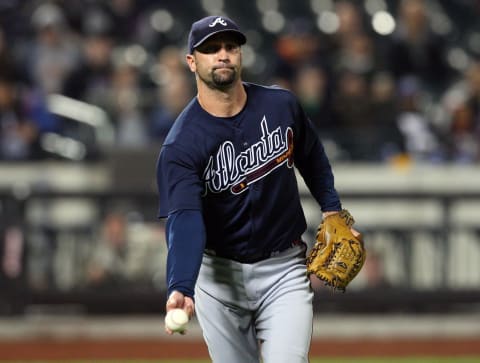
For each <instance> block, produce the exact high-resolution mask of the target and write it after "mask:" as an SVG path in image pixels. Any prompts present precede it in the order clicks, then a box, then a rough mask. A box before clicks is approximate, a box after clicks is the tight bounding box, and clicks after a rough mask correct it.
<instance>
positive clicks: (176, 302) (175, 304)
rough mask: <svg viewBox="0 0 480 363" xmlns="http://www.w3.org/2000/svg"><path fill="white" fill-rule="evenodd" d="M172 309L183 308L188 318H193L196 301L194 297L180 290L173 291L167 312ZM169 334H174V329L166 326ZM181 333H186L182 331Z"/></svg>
mask: <svg viewBox="0 0 480 363" xmlns="http://www.w3.org/2000/svg"><path fill="white" fill-rule="evenodd" d="M172 309H183V310H185V312H186V313H187V315H188V318H189V319H191V318H192V316H193V314H194V313H195V303H194V302H193V299H192V298H191V297H189V296H185V295H183V294H182V293H181V292H179V291H173V292H172V293H171V294H170V296H169V297H168V299H167V304H166V309H165V310H166V312H167V313H168V312H169V311H170V310H172ZM165 331H166V332H167V334H169V335H172V334H173V331H171V330H170V329H168V328H167V327H165ZM180 334H185V332H182V333H180Z"/></svg>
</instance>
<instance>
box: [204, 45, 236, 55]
mask: <svg viewBox="0 0 480 363" xmlns="http://www.w3.org/2000/svg"><path fill="white" fill-rule="evenodd" d="M223 47H225V50H226V51H227V52H236V51H237V50H238V49H240V46H239V45H238V44H235V43H227V44H225V45H223V44H205V45H201V46H199V47H198V48H197V51H198V52H200V53H203V54H215V53H217V52H219V51H220V50H221V49H222V48H223Z"/></svg>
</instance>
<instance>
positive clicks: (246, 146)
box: [242, 141, 248, 149]
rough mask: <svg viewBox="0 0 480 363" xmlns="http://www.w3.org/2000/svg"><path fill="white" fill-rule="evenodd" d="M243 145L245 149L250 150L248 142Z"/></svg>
mask: <svg viewBox="0 0 480 363" xmlns="http://www.w3.org/2000/svg"><path fill="white" fill-rule="evenodd" d="M242 145H243V147H244V148H245V149H246V148H248V142H246V141H244V142H243V144H242Z"/></svg>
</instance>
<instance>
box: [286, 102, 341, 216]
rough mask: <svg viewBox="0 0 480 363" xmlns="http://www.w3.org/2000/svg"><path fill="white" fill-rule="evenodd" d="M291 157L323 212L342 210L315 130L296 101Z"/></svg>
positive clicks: (331, 174)
mask: <svg viewBox="0 0 480 363" xmlns="http://www.w3.org/2000/svg"><path fill="white" fill-rule="evenodd" d="M294 107H295V120H296V121H295V122H296V124H295V128H296V130H295V131H296V132H295V133H294V135H295V136H294V137H295V140H294V158H295V165H296V167H297V169H298V170H299V172H300V174H301V175H302V177H303V179H304V180H305V184H306V185H307V187H308V188H309V190H310V192H311V193H312V195H313V197H314V198H315V200H316V201H317V202H318V203H319V204H320V207H321V209H322V211H324V212H325V211H335V210H341V209H342V206H341V203H340V198H339V196H338V193H337V191H336V189H335V185H334V176H333V172H332V168H331V165H330V162H329V160H328V157H327V155H326V153H325V149H324V148H323V145H322V143H321V141H320V139H319V137H318V133H317V130H316V129H315V127H314V126H313V124H312V122H311V121H310V119H309V118H308V116H307V115H306V114H305V112H304V110H303V109H302V107H301V106H300V104H299V103H298V101H296V102H295V106H294Z"/></svg>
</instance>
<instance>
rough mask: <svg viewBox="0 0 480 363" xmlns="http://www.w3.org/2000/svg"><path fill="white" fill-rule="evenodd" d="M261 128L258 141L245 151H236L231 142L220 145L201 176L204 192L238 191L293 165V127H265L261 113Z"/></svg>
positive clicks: (233, 192) (266, 125)
mask: <svg viewBox="0 0 480 363" xmlns="http://www.w3.org/2000/svg"><path fill="white" fill-rule="evenodd" d="M260 128H261V132H262V136H261V137H260V140H259V141H258V142H257V143H255V144H253V145H251V146H250V147H249V148H247V149H246V150H243V151H241V152H240V153H237V152H236V150H235V146H234V145H233V143H232V142H231V141H225V142H224V143H223V144H221V145H220V147H219V149H218V151H217V153H216V155H212V156H210V160H209V161H208V165H207V167H206V168H205V171H204V174H203V178H204V181H205V186H206V189H205V194H206V193H207V191H208V190H210V191H211V192H213V193H220V192H223V191H224V190H227V189H230V192H231V193H232V194H240V193H242V192H244V191H245V190H247V189H248V187H249V185H250V184H252V183H255V182H256V181H257V180H260V179H262V178H263V177H265V176H267V175H268V174H270V173H271V172H272V171H273V170H275V169H277V168H279V167H280V166H282V165H284V164H286V165H287V167H288V168H292V167H293V130H292V129H291V128H290V127H288V128H287V129H286V130H285V131H282V129H281V127H280V126H279V127H277V128H276V129H274V130H271V131H270V130H269V129H268V124H267V119H266V117H265V116H264V117H263V119H262V121H261V123H260Z"/></svg>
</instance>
